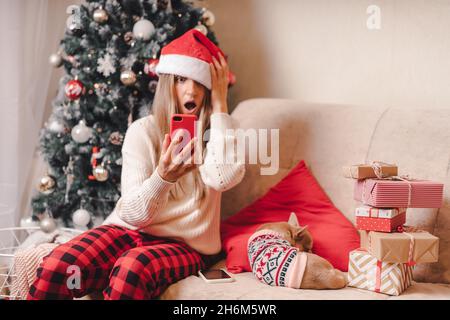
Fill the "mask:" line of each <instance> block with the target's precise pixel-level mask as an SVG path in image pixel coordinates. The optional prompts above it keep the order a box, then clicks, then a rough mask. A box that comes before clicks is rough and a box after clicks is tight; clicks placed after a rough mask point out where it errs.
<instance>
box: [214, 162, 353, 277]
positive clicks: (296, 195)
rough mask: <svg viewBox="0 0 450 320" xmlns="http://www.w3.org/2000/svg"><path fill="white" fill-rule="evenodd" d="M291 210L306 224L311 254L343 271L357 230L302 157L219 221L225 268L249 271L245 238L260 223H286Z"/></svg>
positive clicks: (345, 269)
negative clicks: (271, 184)
mask: <svg viewBox="0 0 450 320" xmlns="http://www.w3.org/2000/svg"><path fill="white" fill-rule="evenodd" d="M291 212H295V213H296V215H297V218H298V221H299V223H300V225H302V226H304V225H308V229H309V231H310V232H311V234H312V236H313V240H314V241H313V249H312V251H313V253H315V254H317V255H319V256H321V257H323V258H325V259H327V260H328V261H329V262H330V263H331V264H332V265H333V266H334V267H335V268H337V269H339V270H342V271H347V269H348V257H349V252H350V251H352V250H354V249H357V248H358V247H359V235H358V232H357V230H356V228H355V227H354V226H353V224H352V223H351V222H350V221H348V220H347V218H346V217H345V216H344V215H343V214H342V213H341V212H340V211H339V209H337V208H336V207H335V206H334V205H333V203H332V202H331V200H330V199H329V198H328V196H327V195H326V194H325V192H324V191H323V190H322V188H321V187H320V185H319V183H318V182H317V180H316V179H315V178H314V177H313V175H312V174H311V173H310V172H309V170H308V168H307V167H306V165H305V162H304V161H303V160H302V161H300V162H299V163H298V164H297V166H296V167H295V168H294V169H293V170H292V171H291V172H290V173H289V174H288V175H287V176H286V177H284V178H283V179H282V180H281V181H280V182H278V184H277V185H275V186H274V187H272V188H270V189H269V191H268V192H267V193H266V194H265V195H264V196H263V197H262V198H260V199H258V200H256V201H255V202H254V203H252V204H251V205H249V206H247V207H246V208H244V209H242V210H241V211H239V212H238V213H236V214H235V215H233V216H232V217H230V218H228V219H226V220H224V221H222V225H221V236H222V244H223V248H224V250H225V252H226V254H227V259H226V266H227V269H228V270H229V271H230V272H233V273H240V272H246V271H248V272H251V270H252V269H251V267H250V264H249V262H248V257H247V241H248V239H249V237H250V236H251V235H252V234H253V233H254V232H255V231H256V229H257V228H258V227H259V226H260V225H261V224H264V223H268V222H279V221H286V222H287V221H288V219H289V215H290V213H291Z"/></svg>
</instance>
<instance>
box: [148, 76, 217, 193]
mask: <svg viewBox="0 0 450 320" xmlns="http://www.w3.org/2000/svg"><path fill="white" fill-rule="evenodd" d="M205 90H206V91H205V96H204V99H203V101H202V105H201V109H200V115H199V117H198V122H197V129H196V130H197V137H198V145H197V147H196V152H200V153H201V154H197V157H199V158H200V160H201V162H203V161H202V160H203V157H204V151H205V150H206V142H205V141H204V139H203V134H204V132H205V131H206V130H207V129H208V128H209V126H210V120H209V119H210V116H211V113H212V109H211V91H210V90H208V89H205ZM151 113H152V114H153V116H154V118H155V126H156V128H155V129H156V130H155V132H156V134H155V136H156V140H157V141H153V142H154V146H155V154H156V158H155V161H157V162H158V161H159V158H160V157H161V151H162V144H163V141H164V135H165V134H166V133H169V130H170V117H171V115H172V114H175V113H181V111H180V106H179V105H178V99H177V98H176V93H175V75H173V74H161V75H160V76H159V81H158V85H157V87H156V92H155V97H154V99H153V104H152V111H151ZM190 174H192V175H193V179H194V191H195V199H196V200H198V199H201V198H203V197H204V196H205V194H206V187H205V185H204V183H203V181H202V179H201V176H200V172H199V170H198V168H196V169H194V170H193V171H191V172H190ZM188 176H189V174H185V175H184V176H183V177H181V178H180V179H178V181H177V182H176V183H175V185H174V187H172V188H171V190H170V192H169V199H174V200H177V199H179V198H181V196H182V195H183V194H186V192H189V190H186V189H185V185H186V180H187V178H188Z"/></svg>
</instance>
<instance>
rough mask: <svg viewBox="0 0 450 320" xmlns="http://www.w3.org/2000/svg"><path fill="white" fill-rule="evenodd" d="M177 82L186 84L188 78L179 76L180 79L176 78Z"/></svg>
mask: <svg viewBox="0 0 450 320" xmlns="http://www.w3.org/2000/svg"><path fill="white" fill-rule="evenodd" d="M176 80H177V82H184V81H185V80H186V78H185V77H180V76H178V77H177V78H176Z"/></svg>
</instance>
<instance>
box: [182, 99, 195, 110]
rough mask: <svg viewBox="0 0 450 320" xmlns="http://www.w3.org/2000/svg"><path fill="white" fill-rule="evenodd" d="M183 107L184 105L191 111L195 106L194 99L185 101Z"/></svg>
mask: <svg viewBox="0 0 450 320" xmlns="http://www.w3.org/2000/svg"><path fill="white" fill-rule="evenodd" d="M184 107H185V108H186V109H187V110H189V111H192V110H194V109H195V108H196V107H197V105H196V104H195V102H194V101H188V102H186V103H185V104H184Z"/></svg>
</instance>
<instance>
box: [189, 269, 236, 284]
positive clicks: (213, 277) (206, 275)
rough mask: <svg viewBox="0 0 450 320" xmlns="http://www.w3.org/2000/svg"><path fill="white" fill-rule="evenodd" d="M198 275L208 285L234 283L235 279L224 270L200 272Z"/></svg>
mask: <svg viewBox="0 0 450 320" xmlns="http://www.w3.org/2000/svg"><path fill="white" fill-rule="evenodd" d="M198 274H199V275H200V277H201V278H202V279H203V280H205V281H206V282H207V283H224V282H233V281H234V278H233V277H232V276H231V275H230V274H229V273H228V272H227V271H225V270H224V269H209V270H204V271H202V270H200V271H199V272H198Z"/></svg>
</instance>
